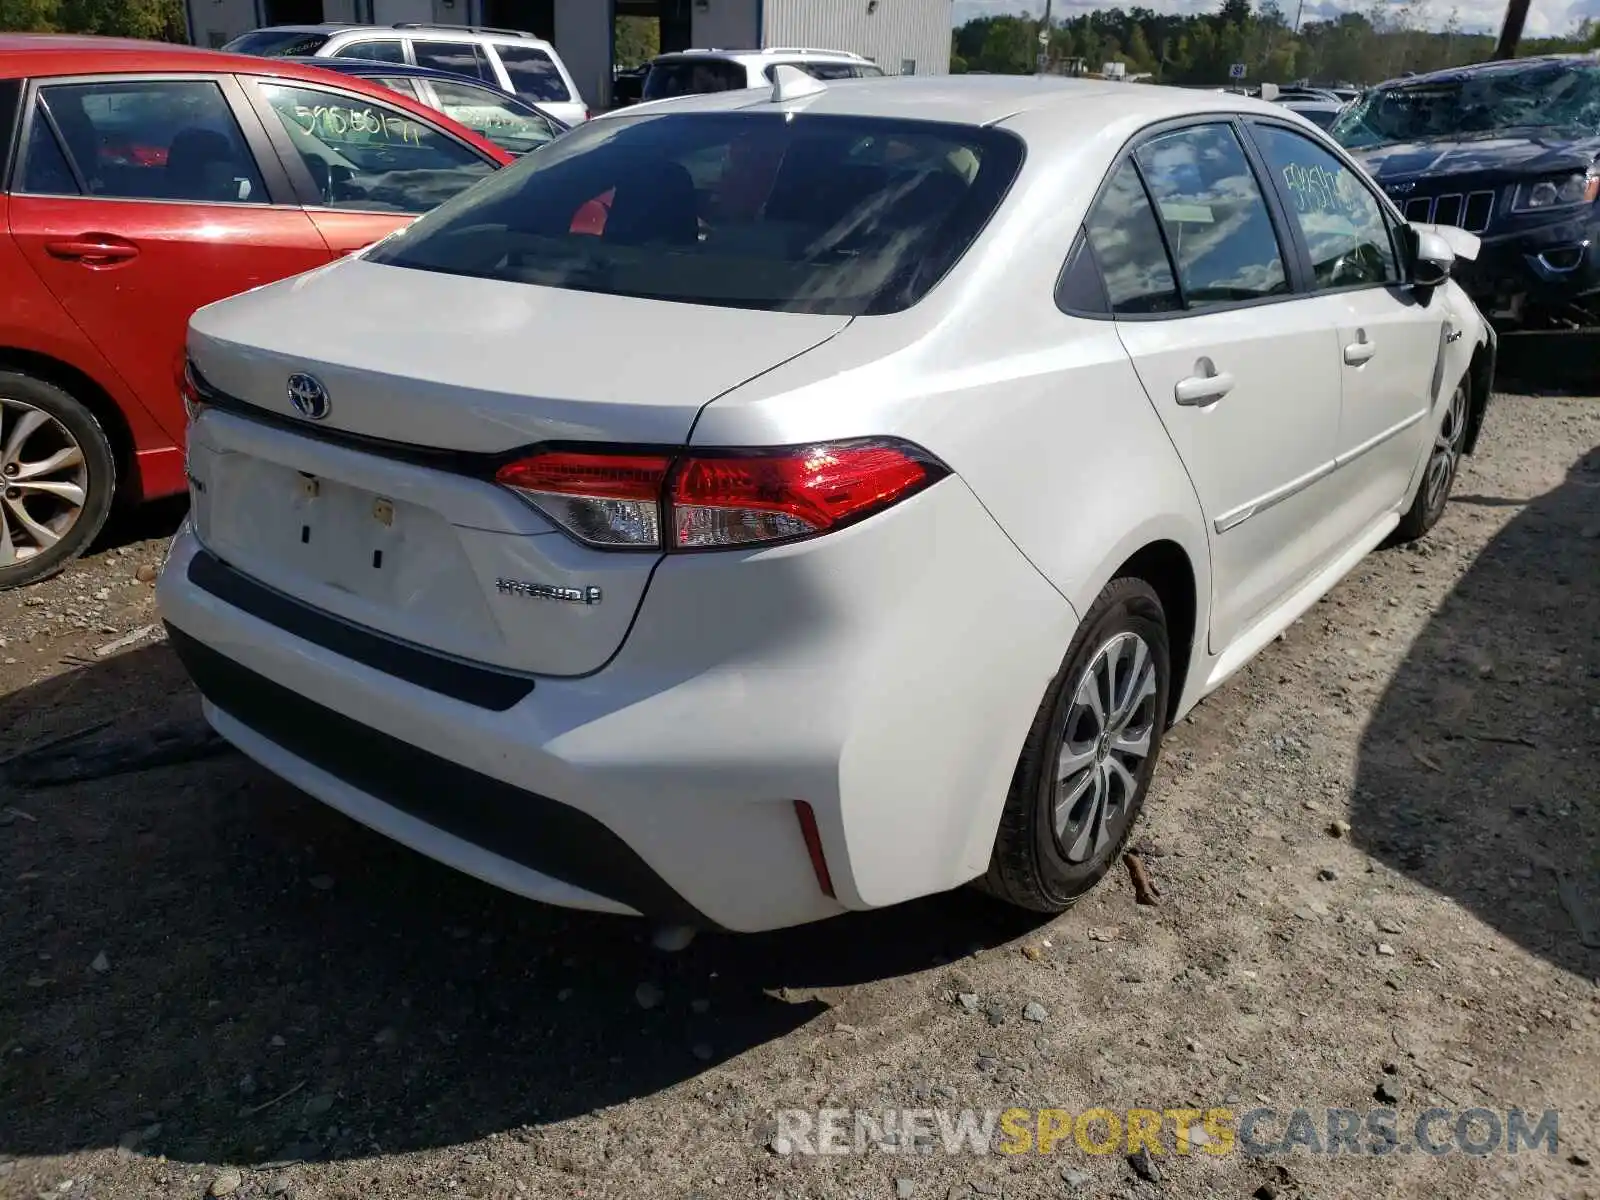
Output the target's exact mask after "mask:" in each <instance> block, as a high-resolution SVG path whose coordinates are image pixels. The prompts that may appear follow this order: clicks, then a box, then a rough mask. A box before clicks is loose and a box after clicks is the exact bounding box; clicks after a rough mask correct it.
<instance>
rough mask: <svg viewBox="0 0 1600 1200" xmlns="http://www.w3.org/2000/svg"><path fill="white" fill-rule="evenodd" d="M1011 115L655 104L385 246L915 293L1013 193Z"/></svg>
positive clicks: (782, 287) (849, 297)
mask: <svg viewBox="0 0 1600 1200" xmlns="http://www.w3.org/2000/svg"><path fill="white" fill-rule="evenodd" d="M1021 160H1022V144H1021V142H1020V141H1019V140H1018V139H1017V138H1015V137H1014V136H1013V135H1012V134H1009V133H1006V132H1004V131H1002V130H999V129H993V128H981V127H977V126H968V125H954V124H950V125H947V124H941V123H936V122H932V121H904V120H888V119H882V118H863V117H844V116H808V115H805V114H799V115H796V114H788V113H746V112H727V113H650V112H645V113H641V114H639V115H638V116H629V117H610V118H607V119H606V120H604V121H594V122H590V123H589V124H586V125H582V126H579V127H578V128H577V129H576V130H573V131H572V132H570V133H566V134H563V135H562V136H561V137H560V138H558V139H557V140H556V141H554V142H552V143H551V144H550V145H549V146H548V147H547V148H545V149H544V150H541V151H540V152H539V153H538V154H535V155H531V156H529V157H528V158H526V159H524V160H523V162H522V163H520V164H518V165H517V166H516V167H514V168H512V169H510V170H508V171H506V172H504V173H503V174H502V175H500V176H499V177H497V178H496V179H494V180H491V181H490V182H488V183H486V184H485V185H484V186H483V187H481V188H474V189H473V190H472V192H471V193H470V194H468V195H466V196H463V197H461V198H460V199H459V200H458V201H456V202H454V203H452V204H450V205H448V206H446V207H445V208H443V209H441V210H439V211H438V212H436V213H432V214H430V215H429V216H427V217H425V218H423V220H422V221H421V222H419V223H418V224H416V225H414V226H412V227H411V228H409V229H407V230H406V231H404V233H402V234H401V235H400V236H399V237H398V238H396V239H394V240H392V241H388V242H385V243H383V244H382V245H380V246H379V247H378V248H377V249H375V250H374V251H373V252H372V253H371V256H370V258H369V261H372V262H381V263H389V264H391V265H394V266H400V267H409V268H413V269H417V270H427V271H440V272H445V273H448V274H454V275H467V276H474V277H478V278H484V279H502V280H509V281H513V282H518V283H527V284H533V285H538V286H542V287H557V288H568V289H572V290H576V291H589V292H602V293H606V294H610V295H624V296H641V297H648V298H652V299H658V300H672V301H678V302H682V303H690V304H707V305H718V306H723V307H729V308H754V309H768V310H774V311H783V312H813V313H832V314H841V315H851V316H854V315H859V314H870V313H881V312H894V311H898V310H900V309H903V308H907V307H909V306H910V305H912V304H915V303H916V302H917V301H918V300H919V299H920V298H921V297H922V296H923V295H924V294H925V293H926V292H927V291H928V289H929V288H931V287H933V285H934V284H935V283H937V282H938V280H939V279H940V278H941V277H942V276H943V275H944V273H945V272H946V271H948V270H949V268H950V267H951V266H953V265H954V264H955V262H956V261H957V260H958V259H959V258H960V257H961V255H962V254H964V253H965V252H966V250H967V248H968V247H969V246H970V245H971V244H972V242H973V241H974V239H975V238H977V236H978V234H979V233H980V232H981V230H982V228H983V226H984V224H985V223H986V222H987V221H988V220H989V218H990V216H991V215H992V214H993V213H994V211H995V209H996V208H997V207H998V206H999V204H1000V202H1001V200H1002V199H1003V197H1004V195H1005V192H1006V190H1007V188H1008V187H1009V186H1010V184H1011V181H1012V179H1013V178H1014V177H1015V175H1016V171H1017V169H1018V167H1019V166H1020V164H1021Z"/></svg>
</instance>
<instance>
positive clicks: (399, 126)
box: [261, 83, 494, 213]
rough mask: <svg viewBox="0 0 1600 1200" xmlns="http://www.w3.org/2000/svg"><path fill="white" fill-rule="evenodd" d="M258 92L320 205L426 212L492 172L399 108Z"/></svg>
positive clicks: (267, 86)
mask: <svg viewBox="0 0 1600 1200" xmlns="http://www.w3.org/2000/svg"><path fill="white" fill-rule="evenodd" d="M261 90H262V93H263V94H264V95H265V97H266V99H267V103H268V104H269V105H270V106H271V108H272V111H273V112H274V113H276V114H277V116H278V119H279V120H280V121H281V122H282V123H283V128H284V132H285V133H286V134H287V135H288V137H289V141H290V142H291V143H292V144H293V145H294V149H295V152H296V153H297V154H298V155H299V156H300V160H301V161H302V162H303V163H304V164H305V167H306V169H307V170H308V171H309V172H310V173H311V180H312V183H313V184H314V185H315V186H316V188H317V191H318V193H319V197H318V202H319V203H320V204H321V205H323V206H324V207H328V208H347V209H357V210H360V211H363V212H401V213H421V212H427V211H428V210H429V209H431V208H434V207H435V206H437V205H439V204H442V203H443V202H444V201H446V200H448V199H450V197H452V196H454V195H455V194H456V193H457V192H460V191H462V190H463V189H465V188H466V187H468V186H470V185H471V184H473V183H475V182H477V181H478V180H479V179H481V178H483V177H484V176H485V175H487V174H489V172H490V171H492V170H493V169H494V168H493V166H492V165H491V164H490V163H488V162H486V161H485V160H484V159H482V158H480V157H479V156H478V154H477V153H476V152H475V151H473V150H471V149H469V148H468V147H466V146H464V145H462V144H461V143H460V142H457V141H456V140H455V139H453V138H450V137H447V136H445V135H444V134H443V133H441V132H439V131H438V130H437V129H435V128H433V127H432V126H430V125H428V124H426V123H425V122H423V121H420V120H418V119H417V118H415V117H413V116H410V115H409V114H407V113H404V112H401V111H399V110H398V109H392V108H389V107H388V106H386V105H383V104H374V103H372V102H371V101H368V100H365V99H357V98H355V97H352V96H344V95H340V94H338V93H335V92H323V91H319V90H317V89H314V88H297V87H285V86H283V85H281V84H271V83H264V84H262V85H261Z"/></svg>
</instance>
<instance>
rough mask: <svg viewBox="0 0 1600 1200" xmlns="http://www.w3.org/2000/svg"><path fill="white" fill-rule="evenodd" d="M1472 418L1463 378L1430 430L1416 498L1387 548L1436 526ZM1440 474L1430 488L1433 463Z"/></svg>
mask: <svg viewBox="0 0 1600 1200" xmlns="http://www.w3.org/2000/svg"><path fill="white" fill-rule="evenodd" d="M1471 418H1472V384H1471V383H1470V382H1469V381H1468V380H1467V378H1466V376H1462V378H1461V382H1460V383H1458V384H1456V387H1455V391H1454V392H1452V393H1451V395H1450V403H1449V404H1447V405H1446V406H1445V412H1444V416H1443V418H1442V419H1441V421H1440V424H1439V428H1438V429H1436V430H1435V431H1434V436H1433V446H1432V447H1431V448H1430V449H1429V451H1428V460H1427V462H1425V463H1424V464H1423V467H1422V482H1421V483H1419V484H1418V485H1417V494H1416V497H1415V498H1414V499H1413V500H1412V501H1411V507H1410V508H1409V509H1407V510H1406V514H1405V516H1403V517H1401V518H1400V524H1399V525H1397V526H1395V530H1394V532H1393V533H1392V534H1390V535H1389V545H1391V546H1399V545H1404V544H1405V543H1407V542H1415V541H1417V540H1418V539H1420V538H1422V537H1423V536H1424V535H1426V534H1427V532H1428V531H1429V530H1430V529H1432V528H1433V527H1434V526H1435V525H1437V524H1438V523H1439V518H1440V517H1442V516H1444V510H1445V507H1446V506H1447V505H1448V504H1449V503H1450V490H1451V489H1452V488H1453V487H1455V485H1456V472H1457V471H1458V470H1459V469H1460V467H1461V447H1462V445H1463V444H1465V442H1466V440H1467V425H1468V424H1469V422H1470V421H1471ZM1436 460H1437V462H1438V464H1439V467H1438V469H1439V470H1440V471H1442V472H1443V476H1442V479H1441V480H1440V482H1439V485H1438V486H1437V487H1435V486H1430V485H1431V483H1432V481H1433V479H1434V470H1435V462H1436Z"/></svg>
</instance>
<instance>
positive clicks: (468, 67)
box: [411, 41, 495, 82]
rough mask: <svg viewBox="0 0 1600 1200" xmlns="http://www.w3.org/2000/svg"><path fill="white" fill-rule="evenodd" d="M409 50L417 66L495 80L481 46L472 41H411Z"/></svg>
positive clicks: (492, 70)
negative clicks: (414, 56) (415, 59)
mask: <svg viewBox="0 0 1600 1200" xmlns="http://www.w3.org/2000/svg"><path fill="white" fill-rule="evenodd" d="M411 52H412V53H413V54H415V55H416V57H417V66H419V67H432V68H433V69H434V70H435V71H449V72H450V73H451V74H452V75H470V76H471V77H472V78H474V79H487V80H489V81H490V82H495V76H494V69H493V68H492V67H490V66H489V60H488V59H487V58H486V57H484V53H483V48H482V47H481V46H479V45H477V44H476V43H474V42H418V41H414V42H412V43H411Z"/></svg>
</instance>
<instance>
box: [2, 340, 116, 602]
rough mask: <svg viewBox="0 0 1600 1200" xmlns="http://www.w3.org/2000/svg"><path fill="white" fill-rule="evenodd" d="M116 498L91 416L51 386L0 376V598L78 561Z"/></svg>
mask: <svg viewBox="0 0 1600 1200" xmlns="http://www.w3.org/2000/svg"><path fill="white" fill-rule="evenodd" d="M115 490H116V462H115V459H114V458H113V457H112V454H111V444H110V442H109V441H108V440H107V439H106V435H105V431H104V430H103V429H101V428H100V422H99V421H97V420H95V417H94V414H93V413H91V412H90V411H89V410H88V409H86V408H85V407H84V406H83V405H81V404H79V403H78V402H77V401H76V400H74V399H73V398H72V397H71V396H69V395H68V394H67V393H66V392H64V391H62V390H61V389H60V388H58V387H55V386H54V385H52V384H48V383H45V382H44V381H43V380H39V379H35V378H33V377H32V376H29V375H23V374H20V373H17V372H11V371H0V590H3V589H5V588H11V587H18V586H20V585H22V584H25V583H32V582H34V581H35V580H38V579H43V578H44V577H46V576H47V575H52V574H54V573H55V572H56V571H59V570H60V569H61V568H62V567H63V566H64V565H65V564H67V563H69V562H71V561H72V560H73V559H74V558H77V557H78V555H80V554H82V553H83V552H84V550H85V549H87V548H88V545H89V543H90V542H91V541H93V540H94V537H95V535H96V534H97V533H99V532H100V528H101V526H102V525H104V524H105V521H106V516H107V514H109V513H110V511H111V497H112V493H113V492H114V491H115Z"/></svg>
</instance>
